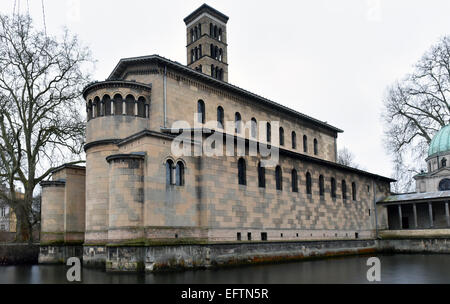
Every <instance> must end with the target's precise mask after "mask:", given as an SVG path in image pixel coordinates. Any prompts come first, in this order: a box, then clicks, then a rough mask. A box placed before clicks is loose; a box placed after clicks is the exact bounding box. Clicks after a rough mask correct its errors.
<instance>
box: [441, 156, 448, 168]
mask: <svg viewBox="0 0 450 304" xmlns="http://www.w3.org/2000/svg"><path fill="white" fill-rule="evenodd" d="M445 167H447V159H446V158H443V159H442V160H441V168H445Z"/></svg>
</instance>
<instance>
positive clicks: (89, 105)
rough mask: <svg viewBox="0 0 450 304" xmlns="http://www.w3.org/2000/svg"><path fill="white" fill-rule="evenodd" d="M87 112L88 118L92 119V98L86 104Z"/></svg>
mask: <svg viewBox="0 0 450 304" xmlns="http://www.w3.org/2000/svg"><path fill="white" fill-rule="evenodd" d="M87 113H88V120H91V119H92V100H89V102H88V105H87Z"/></svg>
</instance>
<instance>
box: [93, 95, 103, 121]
mask: <svg viewBox="0 0 450 304" xmlns="http://www.w3.org/2000/svg"><path fill="white" fill-rule="evenodd" d="M94 107H95V117H100V113H101V103H100V98H99V97H98V96H96V97H95V98H94Z"/></svg>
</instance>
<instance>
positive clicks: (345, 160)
mask: <svg viewBox="0 0 450 304" xmlns="http://www.w3.org/2000/svg"><path fill="white" fill-rule="evenodd" d="M337 156H338V157H337V162H338V164H341V165H344V166H348V167H352V168H356V169H358V168H359V165H358V164H356V163H355V155H354V154H353V153H352V152H351V151H350V150H349V149H347V148H345V147H344V148H342V149H340V150H339V151H338V155H337Z"/></svg>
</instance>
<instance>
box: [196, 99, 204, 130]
mask: <svg viewBox="0 0 450 304" xmlns="http://www.w3.org/2000/svg"><path fill="white" fill-rule="evenodd" d="M197 115H198V116H197V121H198V122H199V123H203V124H204V123H205V117H206V113H205V103H204V102H203V100H201V99H200V100H199V101H198V102H197Z"/></svg>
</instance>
